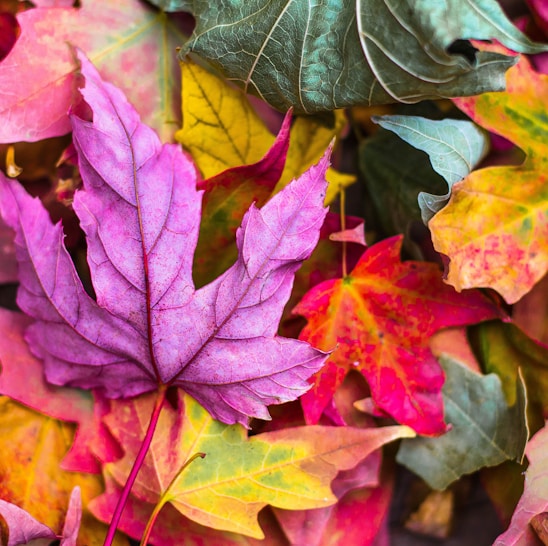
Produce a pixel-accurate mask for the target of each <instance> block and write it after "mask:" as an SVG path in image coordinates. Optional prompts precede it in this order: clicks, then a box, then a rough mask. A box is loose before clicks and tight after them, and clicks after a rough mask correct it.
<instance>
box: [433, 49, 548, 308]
mask: <svg viewBox="0 0 548 546" xmlns="http://www.w3.org/2000/svg"><path fill="white" fill-rule="evenodd" d="M547 101H548V76H544V75H542V74H538V73H536V72H535V71H534V70H533V69H532V68H531V65H530V63H529V61H528V60H527V59H526V58H525V57H522V58H520V60H519V63H518V64H517V65H516V66H515V67H513V68H512V69H511V70H510V71H509V72H508V75H507V90H506V91H505V92H504V93H486V94H484V95H480V96H477V97H471V98H466V99H458V100H456V101H455V102H456V104H457V106H459V107H460V108H461V109H462V110H463V111H464V112H466V113H467V114H468V115H470V116H471V117H472V119H473V120H474V121H475V122H476V123H478V124H479V125H481V126H482V127H484V128H486V129H488V130H490V131H494V132H496V133H497V134H499V135H502V136H503V137H505V138H507V139H509V140H511V141H512V142H514V143H515V144H517V145H518V146H519V147H520V148H521V149H522V150H523V151H524V152H525V153H526V159H525V161H524V162H523V163H522V164H521V165H518V166H496V167H488V168H485V169H480V170H477V171H474V172H472V173H471V174H470V175H469V176H467V177H466V178H465V179H464V180H463V181H462V182H458V183H456V184H455V185H454V186H453V192H452V197H451V200H450V201H449V204H448V205H447V206H446V207H445V208H444V209H443V210H442V211H440V212H439V213H438V214H436V216H434V218H433V219H432V220H431V221H430V223H429V227H430V229H431V231H432V240H433V242H434V246H435V248H436V250H437V251H438V252H441V253H442V254H445V255H446V256H448V257H449V259H450V262H449V269H448V273H447V281H448V282H449V283H450V284H452V285H453V286H454V287H455V288H456V289H457V290H462V289H463V288H471V287H479V286H485V287H490V288H494V289H495V290H497V291H498V292H500V294H501V295H502V296H503V297H504V299H505V300H506V301H507V302H508V303H515V302H516V301H517V300H519V299H520V298H521V297H522V296H523V295H524V294H526V293H527V292H528V291H529V290H530V289H531V288H532V286H533V285H534V284H535V283H536V282H537V281H539V280H540V279H541V278H542V277H543V276H544V274H545V273H546V271H547V270H548V249H547V246H546V241H547V240H548V207H547V203H548V184H546V168H547V161H548V160H547V157H548V155H547V153H546V150H547V147H546V140H547V138H548V126H547V123H546V103H547ZM464 219H466V221H464Z"/></svg>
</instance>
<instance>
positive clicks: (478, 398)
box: [396, 355, 529, 490]
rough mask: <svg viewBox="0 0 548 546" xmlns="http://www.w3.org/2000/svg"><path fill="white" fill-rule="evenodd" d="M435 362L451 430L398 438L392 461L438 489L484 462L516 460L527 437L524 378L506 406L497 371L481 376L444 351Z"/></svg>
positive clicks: (443, 487) (518, 458)
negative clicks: (442, 378)
mask: <svg viewBox="0 0 548 546" xmlns="http://www.w3.org/2000/svg"><path fill="white" fill-rule="evenodd" d="M440 364H441V365H442V367H443V369H444V371H445V376H446V382H445V385H444V386H443V400H444V405H445V418H446V420H447V422H448V423H449V424H450V425H451V430H449V431H448V432H446V433H445V434H444V435H442V436H440V437H438V438H416V439H414V440H416V441H413V440H408V441H405V442H403V443H402V445H401V446H400V449H399V451H398V456H397V458H396V460H397V461H398V462H399V463H400V464H403V465H404V466H406V467H407V468H409V469H410V470H411V471H413V472H414V473H415V474H417V475H418V476H420V477H421V478H422V479H423V480H424V481H425V482H426V483H427V484H428V485H429V486H430V487H432V488H433V489H439V490H443V489H445V488H446V487H448V486H449V485H450V484H451V483H453V482H454V481H455V480H457V479H458V478H460V477H461V476H462V475H463V474H471V473H472V472H475V471H476V470H479V469H480V468H482V467H485V466H495V465H497V464H500V463H502V462H504V461H505V460H515V461H517V462H519V463H521V460H522V458H523V450H524V448H525V444H526V443H527V439H528V437H529V429H528V428H527V420H526V413H525V408H526V400H527V397H526V391H525V385H524V384H523V380H522V379H521V378H520V379H519V380H518V382H517V383H516V391H517V392H516V393H515V395H514V397H515V403H514V404H513V405H512V406H511V407H509V406H508V404H507V402H506V400H505V398H504V393H503V391H502V386H501V381H500V379H499V377H498V375H496V374H489V375H486V376H482V375H480V374H477V373H475V372H473V371H471V370H469V369H468V368H467V367H466V366H465V365H463V364H461V363H460V362H459V361H458V360H455V359H454V358H452V357H451V356H448V355H445V356H443V357H442V358H441V359H440ZM509 430H511V431H512V434H508V431H509Z"/></svg>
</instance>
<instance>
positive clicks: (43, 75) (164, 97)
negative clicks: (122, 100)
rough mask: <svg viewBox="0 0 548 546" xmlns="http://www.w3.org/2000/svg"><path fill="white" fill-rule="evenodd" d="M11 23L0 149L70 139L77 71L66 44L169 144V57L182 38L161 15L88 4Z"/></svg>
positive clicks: (0, 68)
mask: <svg viewBox="0 0 548 546" xmlns="http://www.w3.org/2000/svg"><path fill="white" fill-rule="evenodd" d="M17 19H18V22H19V25H20V26H21V36H20V38H19V40H17V42H16V44H15V46H14V47H13V49H12V50H11V52H10V54H9V55H8V56H7V57H6V58H5V59H4V61H2V62H1V63H0V80H1V81H2V88H1V89H0V115H1V116H2V119H3V120H4V121H3V123H2V124H1V126H0V142H18V141H29V142H34V141H37V140H42V139H44V138H48V137H52V136H58V135H63V134H65V133H68V132H70V130H71V124H70V121H69V118H68V111H69V108H70V107H71V105H73V104H74V100H75V98H76V97H78V91H77V79H78V78H77V72H78V65H77V63H76V59H75V57H74V52H73V51H72V50H71V47H70V45H69V44H71V45H73V46H77V47H79V48H81V49H83V50H84V51H85V52H86V53H87V55H88V56H89V58H90V59H91V60H92V61H93V62H94V63H96V64H97V66H99V67H100V70H101V74H102V75H103V76H104V77H105V78H107V79H108V80H110V81H113V82H115V83H116V84H117V85H119V86H120V87H122V88H123V89H124V91H125V92H126V93H127V95H128V97H129V98H130V100H131V101H132V102H133V104H136V105H138V108H139V112H140V114H141V115H142V116H143V118H144V120H145V122H146V123H148V124H150V125H151V126H153V127H154V128H155V129H156V130H157V131H158V132H159V134H160V135H161V138H162V139H164V140H171V138H172V136H173V132H174V130H175V129H176V128H177V127H178V126H179V123H180V106H179V105H180V102H179V101H180V85H179V82H180V80H179V77H178V63H177V60H176V58H175V53H174V52H175V48H176V47H177V46H178V45H180V43H181V42H182V41H183V40H184V34H183V33H182V32H181V31H179V30H178V29H177V26H176V25H175V24H173V22H171V21H170V20H169V19H168V17H167V16H166V15H165V14H163V13H160V12H155V11H153V10H151V9H150V8H147V7H146V4H145V3H143V2H139V1H137V0H119V1H117V2H113V3H108V4H98V3H97V2H93V1H91V0H88V1H87V2H86V1H84V2H82V7H81V8H72V7H51V8H49V7H44V8H36V9H30V10H27V11H25V12H23V13H20V14H18V16H17ZM137 82H138V83H137Z"/></svg>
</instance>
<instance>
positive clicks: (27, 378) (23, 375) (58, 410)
mask: <svg viewBox="0 0 548 546" xmlns="http://www.w3.org/2000/svg"><path fill="white" fill-rule="evenodd" d="M31 323H32V320H30V319H29V317H26V316H25V315H23V314H22V313H16V312H14V311H8V310H7V309H0V332H2V337H1V338H0V364H1V373H0V394H4V395H7V396H9V397H10V398H11V399H13V400H17V401H18V402H21V403H22V404H24V405H25V406H27V407H30V408H32V409H34V410H36V411H40V412H41V413H44V414H46V415H49V416H50V417H53V418H54V419H60V420H63V421H71V422H76V423H78V429H77V431H76V437H75V439H74V442H73V444H72V446H71V449H70V451H69V453H67V455H66V457H65V459H64V461H63V466H64V468H65V469H67V470H73V471H80V472H95V473H98V472H100V468H99V466H98V464H97V460H96V459H95V457H94V456H93V454H92V453H91V451H90V446H89V445H88V441H89V440H90V439H92V438H93V437H94V427H95V424H94V420H93V400H92V397H91V395H90V394H89V393H87V392H85V391H81V390H76V389H66V388H65V389H62V388H59V387H54V386H52V385H48V384H47V383H46V382H45V380H44V376H43V369H42V363H41V362H40V361H39V360H38V359H37V358H36V357H34V356H33V355H32V354H31V353H30V351H29V349H28V346H27V344H26V343H25V341H24V339H23V335H24V332H25V329H26V328H27V327H28V326H29V325H30V324H31ZM83 438H87V439H88V441H85V440H82V439H83Z"/></svg>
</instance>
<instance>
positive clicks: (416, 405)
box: [294, 236, 498, 434]
mask: <svg viewBox="0 0 548 546" xmlns="http://www.w3.org/2000/svg"><path fill="white" fill-rule="evenodd" d="M401 244H402V237H399V236H398V237H392V238H390V239H386V240H384V241H381V242H380V243H377V244H375V245H373V246H371V247H370V248H369V249H368V250H366V252H365V253H364V254H363V255H362V257H361V258H360V261H359V262H358V264H357V266H356V267H355V268H354V270H353V271H352V272H351V273H350V275H348V276H347V277H346V278H344V279H335V280H330V281H326V282H323V283H321V284H319V285H317V286H315V287H314V288H312V290H310V291H309V292H308V293H307V294H306V295H305V297H304V298H303V299H302V301H301V302H300V303H299V304H298V305H297V307H296V308H295V309H294V313H296V314H300V315H303V316H304V317H305V318H306V319H307V321H308V324H307V326H306V327H305V328H304V329H303V331H302V333H301V336H300V338H301V339H304V340H308V341H309V342H310V343H313V344H314V345H315V346H317V347H321V348H323V349H324V350H333V353H332V355H331V356H330V357H329V359H328V361H327V364H326V365H325V366H324V367H323V368H322V369H321V370H320V372H319V373H318V374H317V375H316V377H315V380H314V386H313V387H312V389H311V390H310V391H309V392H308V393H307V394H305V395H304V396H303V398H302V399H301V400H302V403H303V408H304V411H305V416H306V418H307V421H308V422H310V423H314V422H317V421H318V419H319V418H320V415H321V413H322V411H323V410H324V409H325V408H326V406H327V404H328V403H329V401H330V400H331V397H332V396H333V393H334V391H335V390H336V388H337V387H338V386H339V385H340V384H341V382H342V380H343V378H344V376H345V375H346V373H347V372H348V371H349V370H353V369H354V370H357V371H360V372H361V373H362V374H363V375H364V377H365V378H366V379H367V381H368V383H369V386H370V388H371V394H372V396H373V399H374V401H375V403H376V404H377V405H378V406H379V407H380V408H382V409H383V410H384V411H385V412H387V413H388V414H389V415H391V416H392V417H394V418H395V419H396V420H397V421H398V422H400V423H403V424H406V425H409V426H411V427H413V428H414V429H415V430H416V431H417V432H418V433H421V434H439V433H441V432H443V431H444V430H445V424H444V421H443V404H442V400H441V387H442V384H443V372H442V370H441V368H440V367H439V364H438V363H437V361H436V359H435V358H434V356H433V355H432V353H431V352H430V349H429V348H428V338H429V336H430V335H432V334H433V333H434V332H435V331H436V330H439V329H440V328H444V327H447V326H456V325H462V324H469V323H473V322H478V321H482V320H486V319H488V318H489V317H492V316H496V315H497V314H498V311H497V308H496V306H495V305H494V304H492V303H491V302H490V301H489V300H487V299H486V298H484V297H483V296H482V295H481V294H480V293H479V292H468V293H466V294H462V295H459V294H457V293H456V292H455V291H454V290H453V289H451V288H450V287H448V286H447V285H445V284H444V283H443V281H442V278H441V272H440V271H439V269H438V267H437V266H436V265H435V264H430V263H426V262H412V261H408V262H403V263H402V262H401V261H400V250H401Z"/></svg>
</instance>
